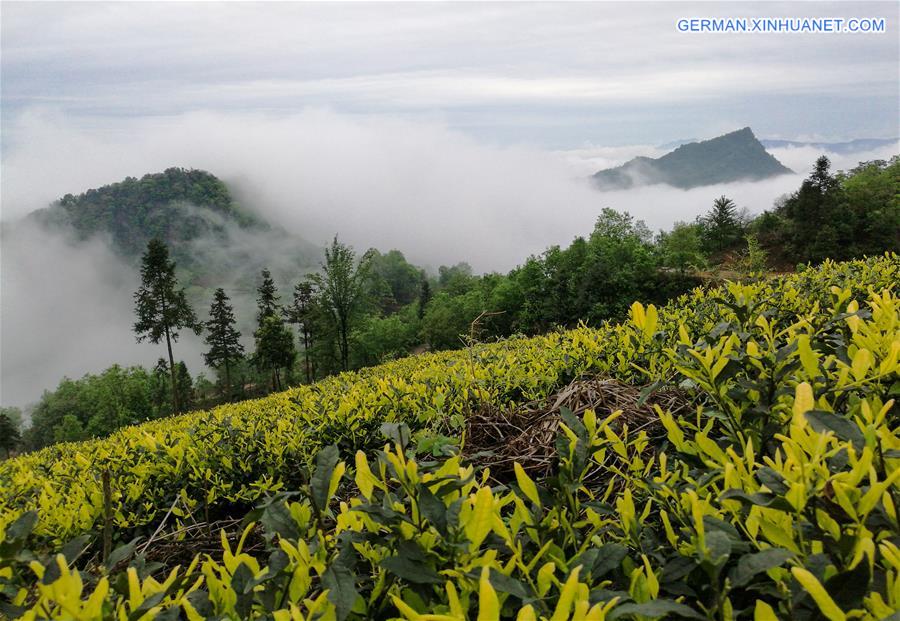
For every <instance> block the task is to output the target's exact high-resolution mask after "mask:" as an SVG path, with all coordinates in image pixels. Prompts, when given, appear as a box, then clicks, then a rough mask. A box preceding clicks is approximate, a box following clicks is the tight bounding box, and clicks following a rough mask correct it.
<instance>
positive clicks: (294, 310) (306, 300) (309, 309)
mask: <svg viewBox="0 0 900 621" xmlns="http://www.w3.org/2000/svg"><path fill="white" fill-rule="evenodd" d="M315 302H316V290H315V286H314V285H313V283H312V282H310V281H308V280H307V281H304V282H301V283H297V285H296V286H295V287H294V303H293V304H291V305H290V306H289V307H288V308H286V309H285V310H284V315H285V318H286V319H287V322H288V323H291V324H294V325H296V326H297V328H298V329H299V330H300V341H301V342H302V344H303V357H304V369H305V372H306V381H307V383H311V382H312V380H313V377H314V376H315V369H314V368H313V363H312V358H311V355H312V351H311V350H312V346H313V323H314V314H315Z"/></svg>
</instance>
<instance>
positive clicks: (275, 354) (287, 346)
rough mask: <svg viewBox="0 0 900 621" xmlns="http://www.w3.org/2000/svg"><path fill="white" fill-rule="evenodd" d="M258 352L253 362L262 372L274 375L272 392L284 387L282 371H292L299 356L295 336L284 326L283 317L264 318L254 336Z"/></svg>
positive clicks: (254, 355) (255, 353)
mask: <svg viewBox="0 0 900 621" xmlns="http://www.w3.org/2000/svg"><path fill="white" fill-rule="evenodd" d="M254 337H255V338H256V351H255V352H254V354H253V361H254V364H256V366H257V368H259V369H260V370H261V371H268V372H270V373H271V374H272V390H280V389H281V387H282V378H281V371H282V370H283V369H290V367H291V365H293V364H294V359H295V358H296V356H297V350H296V349H295V348H294V336H293V335H292V334H291V332H290V330H288V329H287V327H286V326H285V325H284V322H283V321H282V319H281V317H278V316H276V315H270V316H268V317H263V318H262V321H261V323H260V326H259V329H258V330H257V331H256V333H255V334H254Z"/></svg>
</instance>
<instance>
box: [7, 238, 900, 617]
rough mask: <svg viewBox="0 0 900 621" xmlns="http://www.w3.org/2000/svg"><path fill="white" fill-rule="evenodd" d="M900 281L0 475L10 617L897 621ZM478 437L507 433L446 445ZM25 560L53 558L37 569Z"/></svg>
mask: <svg viewBox="0 0 900 621" xmlns="http://www.w3.org/2000/svg"><path fill="white" fill-rule="evenodd" d="M898 278H900V257H898V256H897V255H887V256H884V257H881V258H876V259H869V260H866V261H854V262H849V263H831V262H826V263H825V264H823V265H822V266H820V267H818V268H816V269H810V270H807V271H805V272H802V273H799V274H795V275H791V276H788V277H783V278H776V279H772V280H769V281H767V282H756V283H745V284H735V283H728V284H726V285H724V286H722V287H719V288H715V289H711V290H708V291H704V290H696V291H695V292H693V293H692V294H690V295H685V296H682V297H681V298H679V299H678V300H676V301H674V302H672V303H670V304H668V305H667V306H666V307H665V308H663V309H656V308H654V307H652V306H650V307H647V308H644V307H643V306H641V305H640V304H637V303H635V304H634V305H633V306H632V309H631V314H630V318H629V320H628V321H626V322H624V323H622V324H608V325H605V326H603V327H601V328H599V329H586V328H582V329H579V330H574V331H570V332H566V333H556V334H552V335H548V336H545V337H540V338H534V339H515V340H510V341H506V342H501V343H495V344H491V345H482V346H477V347H472V348H469V349H468V350H464V351H459V352H447V353H444V354H436V355H425V356H418V357H413V358H407V359H404V360H400V361H397V362H394V363H390V364H386V365H383V366H381V367H376V368H372V369H368V370H365V371H362V372H359V373H347V374H344V375H341V376H339V377H334V378H331V379H328V380H326V381H323V382H320V383H318V384H315V385H312V386H304V387H300V388H297V389H294V390H290V391H287V392H285V393H282V394H277V395H272V396H271V397H269V398H266V399H262V400H259V401H249V402H243V403H239V404H234V405H231V406H225V407H220V408H217V409H216V410H213V411H209V412H195V413H192V414H188V415H184V416H181V417H178V418H174V419H169V420H160V421H156V422H154V423H151V424H147V425H141V426H137V427H132V428H129V429H125V430H123V431H121V432H120V433H117V434H116V435H114V436H113V437H111V438H109V439H107V440H101V441H94V442H86V443H79V444H68V445H59V446H54V447H51V448H48V449H46V450H44V451H41V452H40V453H36V454H34V455H28V456H25V457H20V458H16V459H14V460H11V461H9V462H5V463H3V464H0V555H2V556H0V560H2V562H3V563H4V564H3V565H2V566H0V567H2V571H0V587H2V590H0V606H2V610H3V612H4V613H5V614H9V615H11V616H14V617H18V616H22V617H23V618H27V619H38V618H59V619H71V618H78V619H99V618H139V617H140V618H147V619H151V618H158V619H175V618H182V617H186V618H190V619H203V618H229V619H232V618H254V619H268V618H274V619H284V620H289V619H303V620H310V621H311V620H313V619H335V620H340V621H347V620H353V621H362V620H363V619H401V618H402V619H406V620H409V621H425V620H426V619H434V620H435V621H436V620H438V619H440V620H442V621H443V620H446V621H466V620H467V619H473V618H476V616H477V618H478V619H480V620H491V621H501V620H509V621H512V620H513V619H515V620H516V621H521V620H529V619H530V620H534V621H536V620H537V619H538V618H540V619H545V620H547V619H552V620H553V621H589V620H594V621H603V620H604V619H609V620H610V621H613V620H614V619H635V620H643V619H660V618H676V617H677V618H687V619H719V618H723V617H724V618H729V619H736V620H738V621H741V620H748V621H749V620H750V619H753V620H754V621H768V620H771V619H779V618H791V619H799V620H801V621H816V620H818V619H821V618H830V619H846V618H854V619H862V620H865V621H874V620H876V619H883V618H887V617H889V616H890V615H891V614H893V613H895V612H896V610H897V609H898V607H900V591H898V590H897V585H898V583H897V576H898V575H900V549H898V547H897V544H896V541H897V533H898V532H900V523H898V519H897V512H896V501H894V500H893V498H894V497H895V496H896V495H897V494H898V492H900V483H898V482H900V457H898V455H900V435H898V433H897V426H896V423H897V419H898V418H897V416H898V410H897V408H896V407H895V402H894V400H893V399H892V398H891V396H892V395H893V394H895V393H896V386H897V382H898V378H900V297H898V296H897V295H896V293H895V292H894V291H893V290H892V288H893V286H894V285H895V283H896V282H897V281H898ZM578 377H590V378H595V379H594V380H591V381H588V382H586V383H583V385H584V386H589V387H590V388H589V390H590V391H591V392H592V394H593V396H592V397H589V404H588V405H584V404H582V405H581V406H580V407H578V406H576V405H575V402H574V401H573V400H572V399H571V395H570V394H569V396H568V397H564V395H566V394H567V392H571V391H570V390H568V389H567V392H564V393H562V394H560V393H558V392H557V391H558V389H559V388H560V387H561V386H564V385H566V384H569V382H570V380H572V379H573V378H578ZM614 394H618V395H619V396H620V397H623V398H624V400H623V399H622V398H619V399H616V400H609V397H611V396H612V395H614ZM629 399H630V400H631V402H629ZM577 400H578V399H576V400H575V401H577ZM526 402H527V403H526ZM563 402H565V403H569V404H571V405H572V406H573V409H575V408H577V413H576V412H573V411H571V410H568V409H565V408H562V407H560V404H561V403H563ZM647 403H655V404H657V405H658V406H659V407H655V408H653V409H651V408H650V407H648V406H647ZM384 423H393V424H392V425H391V424H388V425H386V426H385V425H384ZM401 425H402V426H401ZM485 428H491V429H493V430H494V432H496V431H498V430H499V431H500V432H501V433H500V434H499V435H495V436H494V438H493V440H492V442H493V444H491V443H490V442H489V443H487V444H485V443H483V442H482V444H480V445H479V444H476V445H475V446H474V447H469V446H468V445H466V446H464V447H463V452H462V454H453V451H452V450H451V451H450V453H448V452H446V451H444V450H436V449H439V448H440V447H442V446H443V447H444V448H452V447H453V446H454V443H455V440H456V439H457V438H458V437H459V436H460V435H463V434H465V436H466V437H467V438H469V440H470V441H473V440H474V439H475V438H476V436H477V434H478V432H479V429H481V430H483V429H485ZM504 430H506V432H512V431H513V430H517V431H519V432H521V433H522V434H524V437H526V438H527V439H528V441H527V442H526V443H525V445H523V446H519V447H518V448H516V447H515V442H511V441H510V439H511V438H512V437H513V436H512V435H506V436H504V433H502V432H503V431H504ZM410 432H411V433H410ZM443 434H447V435H443ZM387 439H390V440H393V441H394V445H393V446H390V445H385V441H386V440H387ZM481 439H482V440H483V439H484V438H483V437H482V438H481ZM381 447H383V450H381V451H379V450H378V448H381ZM501 453H502V455H500V454H501ZM417 455H418V456H417ZM438 455H443V456H442V457H439V458H437V459H436V456H438ZM551 458H552V461H548V460H550V459H551ZM502 459H505V460H509V459H512V460H513V463H512V465H510V463H506V464H505V468H504V467H503V466H504V464H503V463H501V460H502ZM351 464H352V465H351ZM490 465H495V466H496V469H494V468H491V467H489V466H490ZM348 466H350V468H352V470H350V471H349V474H350V476H347V474H348ZM104 489H106V490H108V491H104ZM254 505H257V506H256V508H255V509H253V511H252V512H250V513H249V514H247V516H246V517H245V519H244V521H243V522H241V521H240V520H239V518H240V516H241V515H243V514H244V513H245V512H246V511H247V510H248V509H250V508H251V507H252V506H254ZM107 506H108V508H106V507H107ZM26 511H27V512H26ZM223 518H224V519H223ZM167 520H168V524H166V521H167ZM217 520H218V521H217ZM78 533H85V534H86V535H87V537H86V538H85V539H82V540H76V541H75V542H72V543H68V544H67V545H65V546H64V547H62V548H58V545H59V544H61V543H62V542H63V541H66V540H68V538H69V537H70V536H72V535H75V534H78ZM101 533H105V541H106V543H105V544H104V545H102V546H101V545H99V543H97V542H98V540H100V539H102V537H100V535H101ZM134 535H138V536H140V535H144V536H145V537H147V538H148V539H145V540H144V541H145V543H143V544H142V545H141V546H140V547H138V548H136V547H135V546H136V544H137V543H138V541H132V540H131V538H132V537H133V536H134ZM91 541H94V542H95V543H93V544H92V543H91ZM129 541H131V543H128V542H129ZM113 542H116V543H118V544H124V545H122V546H121V547H119V548H117V549H116V550H115V551H112V543H113ZM26 546H30V547H31V548H33V549H37V550H38V551H39V552H38V554H40V551H42V550H44V549H46V548H47V546H49V547H50V548H51V549H59V550H61V552H60V555H58V556H56V557H47V556H43V557H40V556H39V558H40V560H33V558H34V556H33V553H32V552H30V551H28V550H27V548H26ZM200 549H202V550H204V551H207V552H208V554H203V555H202V556H201V555H200V554H198V550H200ZM217 550H218V551H217ZM80 556H84V558H85V559H88V560H86V561H81V562H79V561H78V558H79V557H80ZM132 557H133V558H132ZM98 558H99V559H101V560H105V561H106V562H105V564H104V566H103V568H98V565H99V563H98V561H97V560H96V559H98ZM129 559H131V560H130V564H129V566H128V568H127V570H121V569H118V568H119V567H121V566H123V565H124V564H126V563H128V561H129ZM156 561H159V562H158V563H157V562H156ZM72 568H75V569H80V570H81V571H82V573H78V572H74V571H73V569H72ZM85 585H87V588H85ZM101 613H102V614H101Z"/></svg>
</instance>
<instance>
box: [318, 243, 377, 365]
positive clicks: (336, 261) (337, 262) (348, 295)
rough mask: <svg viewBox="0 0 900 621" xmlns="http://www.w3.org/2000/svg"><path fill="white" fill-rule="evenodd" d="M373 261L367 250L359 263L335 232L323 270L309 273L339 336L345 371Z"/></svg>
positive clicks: (322, 304) (333, 331) (341, 358)
mask: <svg viewBox="0 0 900 621" xmlns="http://www.w3.org/2000/svg"><path fill="white" fill-rule="evenodd" d="M371 261H372V253H371V252H367V253H365V254H364V255H363V256H362V257H361V258H360V260H359V261H358V262H357V260H356V253H354V251H353V249H352V248H351V247H349V246H347V245H346V244H342V243H341V242H339V241H338V238H337V235H335V237H334V240H333V241H332V242H331V246H330V247H329V248H326V249H325V262H324V263H323V264H322V273H320V274H313V275H311V276H310V282H312V283H313V284H314V285H315V286H316V288H317V289H318V292H319V294H318V295H319V305H320V308H321V309H322V311H323V314H324V316H325V318H326V320H327V321H328V322H329V323H330V328H331V332H332V333H333V334H334V335H335V336H336V340H337V343H336V344H337V349H338V352H339V354H340V363H341V369H342V370H344V371H346V370H347V369H349V368H350V333H351V331H352V330H353V327H354V324H355V321H356V320H357V319H358V317H359V314H360V312H361V310H362V309H363V307H364V305H365V303H366V299H365V295H366V288H365V287H366V284H367V282H368V278H369V272H370V269H371Z"/></svg>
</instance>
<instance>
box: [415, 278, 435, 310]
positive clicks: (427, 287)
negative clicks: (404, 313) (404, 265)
mask: <svg viewBox="0 0 900 621" xmlns="http://www.w3.org/2000/svg"><path fill="white" fill-rule="evenodd" d="M421 279H422V285H421V286H420V288H419V309H418V315H419V319H422V318H424V317H425V308H426V307H427V306H428V302H430V301H431V296H432V294H431V283H429V282H428V276H427V275H426V274H425V272H424V271H423V272H422V273H421Z"/></svg>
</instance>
